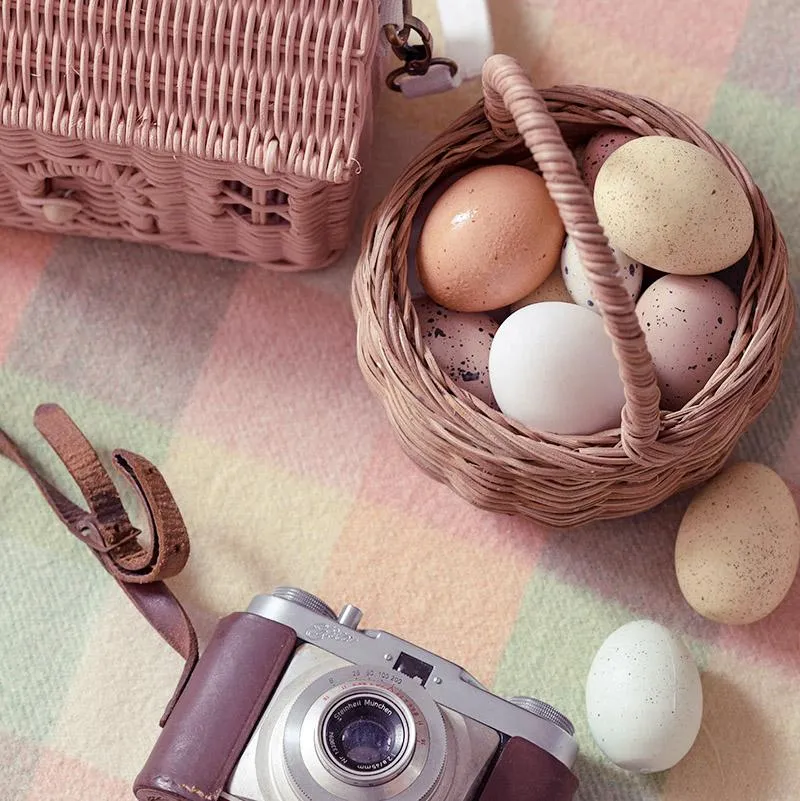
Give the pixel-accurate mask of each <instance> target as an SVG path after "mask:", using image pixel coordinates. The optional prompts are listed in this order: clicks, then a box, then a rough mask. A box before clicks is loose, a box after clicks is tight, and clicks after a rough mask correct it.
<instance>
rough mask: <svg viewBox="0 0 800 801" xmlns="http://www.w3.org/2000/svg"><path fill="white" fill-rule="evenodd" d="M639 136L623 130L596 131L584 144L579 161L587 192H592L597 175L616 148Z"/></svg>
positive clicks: (605, 129) (606, 129)
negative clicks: (587, 188)
mask: <svg viewBox="0 0 800 801" xmlns="http://www.w3.org/2000/svg"><path fill="white" fill-rule="evenodd" d="M638 138H639V134H636V133H634V132H633V131H626V130H625V129H624V128H604V129H603V130H602V131H598V132H597V133H596V134H595V135H594V136H593V137H592V138H591V139H590V140H589V141H588V143H587V144H586V148H585V150H584V151H583V156H582V157H581V160H580V165H581V178H583V181H584V183H585V184H586V186H588V187H589V191H590V192H593V191H594V184H595V181H596V180H597V173H599V172H600V168H601V167H602V166H603V164H604V163H605V161H606V159H607V158H608V157H609V156H610V155H611V154H612V153H613V152H614V151H615V150H617V149H618V148H620V147H622V145H624V144H625V143H626V142H630V141H631V140H632V139H638Z"/></svg>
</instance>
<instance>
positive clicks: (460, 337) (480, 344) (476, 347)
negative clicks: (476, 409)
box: [414, 298, 497, 406]
mask: <svg viewBox="0 0 800 801" xmlns="http://www.w3.org/2000/svg"><path fill="white" fill-rule="evenodd" d="M414 307H415V308H416V310H417V316H418V317H419V322H420V327H421V328H422V336H423V339H424V342H425V344H426V345H427V346H428V347H429V348H430V351H431V353H432V354H433V358H434V359H436V364H438V365H439V367H441V368H442V370H443V372H445V373H447V374H448V375H449V376H450V378H452V379H453V381H454V382H455V383H456V384H457V385H458V386H459V387H461V388H462V389H464V390H466V391H467V392H471V393H472V394H473V395H475V397H476V398H480V399H481V400H482V401H483V402H484V403H486V404H488V405H490V406H491V405H492V404H493V403H494V395H493V394H492V388H491V385H490V384H489V349H490V347H491V344H492V338H493V337H494V335H495V333H496V332H497V323H496V322H495V321H494V320H493V319H492V318H491V317H489V316H488V315H487V314H467V313H465V312H454V311H450V310H449V309H445V308H444V307H442V306H439V305H438V304H436V303H434V302H433V301H432V300H430V299H429V298H421V299H418V300H415V301H414Z"/></svg>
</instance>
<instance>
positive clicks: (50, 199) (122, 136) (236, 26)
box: [0, 0, 378, 269]
mask: <svg viewBox="0 0 800 801" xmlns="http://www.w3.org/2000/svg"><path fill="white" fill-rule="evenodd" d="M377 39H378V19H377V4H376V2H375V0H345V1H344V2H336V1H335V0H328V1H327V2H325V1H324V0H313V1H312V0H205V1H203V2H201V0H137V2H130V1H129V0H128V1H127V2H126V1H125V0H95V1H93V2H86V0H72V1H71V2H68V1H67V0H60V1H59V2H56V0H20V2H16V3H7V4H4V5H3V12H2V14H1V15H0V51H1V52H2V53H3V65H2V68H0V124H1V125H2V127H0V162H2V163H3V176H2V180H0V222H2V223H4V224H8V225H14V226H20V227H36V228H46V229H50V230H58V231H60V232H64V233H81V234H89V235H92V236H108V237H119V238H126V239H134V240H136V241H141V242H147V243H154V244H161V245H165V246H168V247H172V248H175V249H181V250H188V251H200V252H207V253H212V254H215V255H221V256H227V257H231V258H237V259H244V260H248V261H257V262H259V263H268V264H270V266H273V267H279V268H284V269H302V268H309V267H320V266H322V265H323V264H325V263H327V262H329V261H331V260H332V259H333V258H335V256H336V255H338V253H339V252H340V251H341V250H342V249H343V248H344V246H345V244H346V241H347V238H348V234H349V226H350V219H351V214H352V206H353V200H354V196H355V191H356V183H357V182H356V180H355V176H356V175H357V174H358V172H359V171H360V165H359V161H358V158H359V152H360V150H361V148H362V146H363V145H364V143H365V142H366V141H367V140H368V138H369V136H370V135H371V126H372V102H373V101H372V97H373V90H374V84H375V77H376V72H375V66H376V58H375V52H376V46H377Z"/></svg>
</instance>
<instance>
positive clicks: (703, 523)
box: [675, 462, 800, 625]
mask: <svg viewBox="0 0 800 801" xmlns="http://www.w3.org/2000/svg"><path fill="white" fill-rule="evenodd" d="M798 561H800V519H798V512H797V507H796V505H795V502H794V499H793V498H792V494H791V492H790V491H789V489H788V487H787V486H786V485H785V484H784V482H783V480H782V479H781V477H780V476H779V475H778V474H777V473H775V472H774V471H773V470H771V469H770V468H768V467H767V466H766V465H762V464H756V463H753V462H740V463H738V464H735V465H733V466H731V467H729V468H728V469H727V470H724V471H723V472H722V473H720V474H719V475H718V476H717V477H716V478H714V479H712V480H711V481H710V482H709V483H708V484H706V485H705V486H704V487H703V488H702V489H701V490H700V491H699V492H698V493H697V495H696V496H695V497H694V499H693V500H692V502H691V503H690V504H689V507H688V509H687V510H686V513H685V515H684V517H683V520H682V521H681V526H680V529H679V531H678V537H677V539H676V542H675V570H676V573H677V576H678V584H679V585H680V588H681V592H682V593H683V595H684V597H685V598H686V601H687V602H688V603H689V605H690V606H691V607H692V608H693V609H694V610H695V611H697V612H698V613H699V614H701V615H703V616H704V617H707V618H709V619H711V620H715V621H717V622H720V623H727V624H740V625H741V624H746V623H753V622H755V621H757V620H761V619H762V618H763V617H765V616H766V615H768V614H769V613H770V612H772V611H773V610H774V609H775V608H776V607H777V606H778V604H780V602H781V601H782V600H783V598H784V597H785V596H786V593H787V592H788V591H789V588H790V587H791V585H792V582H793V581H794V577H795V574H796V572H797V566H798Z"/></svg>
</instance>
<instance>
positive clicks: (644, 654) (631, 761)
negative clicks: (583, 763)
mask: <svg viewBox="0 0 800 801" xmlns="http://www.w3.org/2000/svg"><path fill="white" fill-rule="evenodd" d="M586 715H587V718H588V721H589V729H590V731H591V733H592V737H593V738H594V740H595V742H596V743H597V745H598V746H599V747H600V750H601V751H603V753H604V754H605V755H606V756H607V757H608V758H609V759H610V760H611V761H612V762H614V763H615V764H617V765H619V766H620V767H621V768H624V769H625V770H629V771H632V772H636V773H654V772H657V771H662V770H667V769H668V768H671V767H673V766H674V765H675V764H677V763H678V762H679V761H680V760H681V759H683V757H684V756H686V754H687V753H688V752H689V750H690V749H691V747H692V745H693V744H694V741H695V739H696V738H697V735H698V733H699V731H700V723H701V720H702V716H703V690H702V686H701V683H700V674H699V672H698V670H697V665H696V664H695V662H694V659H693V658H692V655H691V653H689V650H688V649H687V647H686V645H685V644H684V642H683V641H682V640H681V639H680V637H678V636H677V635H675V634H673V633H672V632H671V631H670V630H669V629H667V628H665V627H664V626H662V625H660V624H659V623H656V622H655V621H653V620H634V621H632V622H630V623H626V624H625V625H624V626H622V627H620V628H618V629H617V630H616V631H614V632H612V633H611V634H610V635H609V636H608V637H607V638H606V640H605V641H604V642H603V644H602V645H601V646H600V648H599V649H598V651H597V653H596V655H595V657H594V659H593V661H592V664H591V667H590V668H589V675H588V678H587V680H586Z"/></svg>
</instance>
